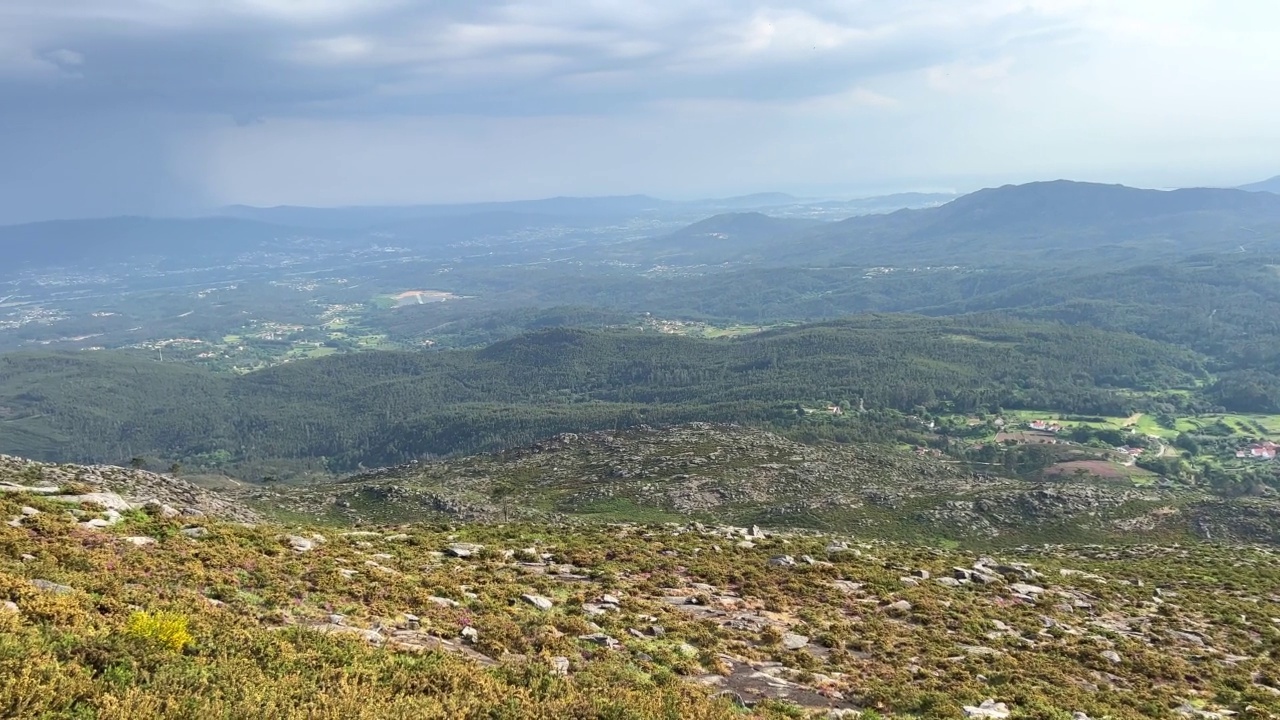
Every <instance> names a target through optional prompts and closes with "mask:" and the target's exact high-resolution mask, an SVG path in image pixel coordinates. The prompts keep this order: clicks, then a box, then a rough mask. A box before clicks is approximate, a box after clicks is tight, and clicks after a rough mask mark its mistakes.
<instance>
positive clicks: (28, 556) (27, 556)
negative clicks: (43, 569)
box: [22, 553, 36, 562]
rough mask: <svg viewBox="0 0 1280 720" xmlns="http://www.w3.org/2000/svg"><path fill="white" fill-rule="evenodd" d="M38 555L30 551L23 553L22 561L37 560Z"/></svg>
mask: <svg viewBox="0 0 1280 720" xmlns="http://www.w3.org/2000/svg"><path fill="white" fill-rule="evenodd" d="M35 560H36V556H35V555H32V554H30V553H22V562H35Z"/></svg>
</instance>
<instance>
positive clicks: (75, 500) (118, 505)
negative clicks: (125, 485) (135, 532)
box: [49, 493, 133, 511]
mask: <svg viewBox="0 0 1280 720" xmlns="http://www.w3.org/2000/svg"><path fill="white" fill-rule="evenodd" d="M49 499H50V500H56V501H58V502H64V503H71V504H73V505H80V504H83V503H88V504H90V505H98V506H100V507H102V508H104V509H106V510H118V511H120V510H132V509H133V506H132V505H130V504H129V502H128V501H127V500H125V499H124V498H122V497H120V496H119V495H117V494H115V493H86V494H84V495H54V496H51V497H50V498H49Z"/></svg>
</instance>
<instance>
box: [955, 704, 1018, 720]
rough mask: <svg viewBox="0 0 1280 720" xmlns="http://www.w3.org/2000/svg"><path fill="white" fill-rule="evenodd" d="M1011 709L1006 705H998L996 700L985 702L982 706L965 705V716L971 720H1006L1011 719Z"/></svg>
mask: <svg viewBox="0 0 1280 720" xmlns="http://www.w3.org/2000/svg"><path fill="white" fill-rule="evenodd" d="M1010 714H1011V713H1010V712H1009V707H1008V706H1007V705H1005V704H1004V703H998V702H996V701H995V700H983V701H982V704H981V705H978V706H976V707H975V706H973V705H965V706H964V715H965V717H971V718H991V720H1004V718H1007V717H1009V715H1010Z"/></svg>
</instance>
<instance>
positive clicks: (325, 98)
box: [0, 0, 1052, 122]
mask: <svg viewBox="0 0 1280 720" xmlns="http://www.w3.org/2000/svg"><path fill="white" fill-rule="evenodd" d="M50 5H51V3H49V2H48V0H10V4H9V5H7V9H3V10H0V20H5V19H8V20H9V21H10V22H9V24H10V29H9V30H8V31H7V32H5V31H0V95H3V97H4V98H6V102H5V103H4V106H3V109H0V113H4V114H18V115H26V116H29V117H30V116H36V115H40V114H43V113H51V112H52V113H59V114H64V113H79V112H99V111H105V110H110V109H114V108H129V109H134V110H137V109H146V110H150V111H161V112H176V113H217V114H224V115H229V116H232V117H234V118H236V119H238V120H240V121H242V122H248V121H252V120H254V119H257V118H262V117H271V116H313V117H315V116H319V117H324V116H330V115H370V114H372V115H378V114H407V115H427V114H445V113H478V114H496V115H508V114H513V115H536V114H563V113H594V112H609V111H620V110H626V109H627V108H630V107H634V106H635V105H636V104H638V103H646V102H654V101H663V100H681V99H705V98H729V99H738V100H750V101H766V102H773V101H794V100H798V99H803V98H808V97H813V96H820V95H827V94H831V93H836V92H840V91H842V90H845V89H848V88H850V87H853V86H856V85H857V84H859V83H860V82H864V81H866V80H867V79H868V78H874V77H878V76H882V75H885V74H889V73H895V72H901V71H905V70H912V69H919V68H924V67H929V66H932V65H935V64H938V63H943V62H947V61H949V60H952V59H955V58H956V57H958V56H962V55H963V54H965V53H968V52H972V49H973V48H974V47H982V48H987V50H988V51H991V50H992V49H996V48H999V47H1001V46H1003V45H1006V44H1008V43H1011V42H1016V41H1017V40H1018V39H1019V38H1024V37H1027V36H1029V35H1031V34H1034V33H1037V32H1043V31H1044V30H1045V29H1046V28H1051V27H1052V24H1051V23H1049V22H1048V21H1047V20H1046V19H1045V18H1043V17H1040V16H1037V15H1036V14H1035V13H1031V12H1029V11H1024V12H1012V13H990V12H988V13H983V12H967V11H961V12H960V13H958V14H957V13H955V12H952V13H950V14H949V15H945V17H946V18H947V21H945V22H943V21H941V20H937V19H936V18H931V17H930V13H928V12H920V11H921V10H925V11H927V10H928V9H929V8H930V6H933V5H935V3H922V4H921V5H919V6H913V7H914V11H913V12H912V13H910V14H908V13H906V12H895V11H893V10H885V8H886V7H889V8H892V7H893V6H894V5H896V3H889V4H869V3H860V2H847V3H822V2H811V3H808V5H809V7H807V8H806V7H804V5H805V3H800V4H790V5H789V6H788V7H787V9H772V8H770V7H768V6H764V5H753V4H749V3H742V2H715V3H702V4H692V5H691V4H687V3H679V2H668V3H656V4H652V3H651V4H648V5H646V6H645V7H637V6H636V4H633V3H620V2H619V3H610V2H578V3H551V2H469V3H463V2H445V3H425V2H346V1H345V0H318V1H317V2H303V1H302V0H252V1H249V0H241V1H240V2H235V1H234V0H233V1H230V2H208V3H201V2H176V1H171V2H154V1H153V2H142V1H141V0H132V1H131V0H93V1H92V2H90V1H89V0H59V4H58V6H57V9H56V10H51V9H50V7H49V6H50ZM953 7H954V4H953ZM938 17H942V16H941V15H940V16H938ZM975 33H979V34H980V37H978V36H975ZM6 49H7V50H8V52H7V53H6V52H3V51H4V50H6ZM6 60H7V63H6ZM6 69H7V70H8V72H6Z"/></svg>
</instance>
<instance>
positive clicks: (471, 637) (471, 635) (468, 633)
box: [462, 625, 480, 644]
mask: <svg viewBox="0 0 1280 720" xmlns="http://www.w3.org/2000/svg"><path fill="white" fill-rule="evenodd" d="M462 639H463V640H466V641H467V642H470V643H473V644H474V643H477V642H479V641H480V631H479V630H476V629H475V628H473V627H471V626H470V625H468V626H467V627H464V628H462Z"/></svg>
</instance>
